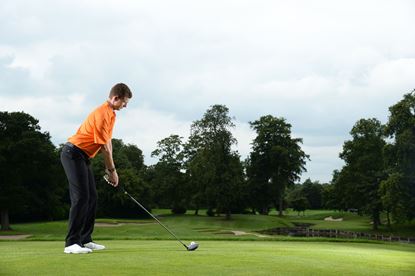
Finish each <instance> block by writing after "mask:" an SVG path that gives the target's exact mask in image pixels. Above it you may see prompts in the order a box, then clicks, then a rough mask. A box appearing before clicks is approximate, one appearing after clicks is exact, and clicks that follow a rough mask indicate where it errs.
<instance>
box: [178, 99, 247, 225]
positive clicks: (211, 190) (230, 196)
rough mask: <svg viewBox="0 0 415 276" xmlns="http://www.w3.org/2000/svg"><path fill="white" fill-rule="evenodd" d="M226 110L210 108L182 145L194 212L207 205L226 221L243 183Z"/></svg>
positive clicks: (231, 126) (193, 126)
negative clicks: (191, 189) (233, 149)
mask: <svg viewBox="0 0 415 276" xmlns="http://www.w3.org/2000/svg"><path fill="white" fill-rule="evenodd" d="M228 113H229V109H228V108H227V107H226V106H224V105H213V106H211V107H210V109H208V110H207V111H206V112H205V114H204V115H203V117H202V119H200V120H197V121H195V122H193V124H192V126H191V135H190V137H189V142H188V143H187V144H186V150H185V153H186V159H187V161H186V164H185V167H186V169H187V173H188V176H189V179H190V183H191V185H192V186H193V197H192V200H193V204H194V205H195V207H196V209H198V208H200V206H202V205H207V207H208V209H209V210H210V211H211V212H212V210H213V209H216V211H217V212H219V213H225V214H226V216H227V218H230V214H231V212H232V207H233V206H235V205H238V203H239V202H241V201H242V200H241V198H240V197H241V194H242V192H241V187H242V181H243V171H242V164H241V163H240V158H239V155H238V154H237V153H236V152H233V151H232V149H231V146H232V145H234V144H235V143H236V139H235V138H234V137H233V136H232V133H231V131H230V129H231V128H233V127H234V124H233V122H232V118H231V117H230V116H229V115H228Z"/></svg>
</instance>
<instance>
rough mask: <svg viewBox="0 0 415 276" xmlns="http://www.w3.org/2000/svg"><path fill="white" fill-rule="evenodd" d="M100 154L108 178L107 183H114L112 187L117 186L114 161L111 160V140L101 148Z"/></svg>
mask: <svg viewBox="0 0 415 276" xmlns="http://www.w3.org/2000/svg"><path fill="white" fill-rule="evenodd" d="M101 153H102V155H103V157H104V163H105V168H106V172H107V173H108V176H109V181H111V182H112V183H114V187H117V186H118V174H117V171H116V170H115V165H114V160H113V158H112V142H111V139H110V140H109V141H108V142H107V143H106V144H104V145H102V147H101Z"/></svg>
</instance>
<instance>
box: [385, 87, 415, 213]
mask: <svg viewBox="0 0 415 276" xmlns="http://www.w3.org/2000/svg"><path fill="white" fill-rule="evenodd" d="M389 112H390V115H389V120H388V122H387V124H386V134H387V135H388V137H389V138H390V139H391V140H392V142H391V143H390V144H388V146H387V147H386V153H387V154H386V157H387V166H388V172H389V175H390V177H391V176H392V178H391V179H390V182H389V184H388V186H391V185H392V184H391V183H394V184H393V186H394V187H400V190H401V191H402V193H404V194H405V196H401V197H399V198H398V199H397V201H396V202H395V204H396V205H397V206H399V207H396V210H401V212H402V214H397V213H396V212H397V211H395V216H397V218H396V219H398V218H399V220H401V219H402V218H405V220H407V221H410V220H412V219H414V218H415V90H413V91H412V92H411V93H408V94H406V95H404V97H403V99H402V100H401V101H399V102H398V103H396V104H395V105H393V106H391V107H390V108H389ZM396 175H399V176H400V177H399V178H397V177H396ZM396 181H399V183H398V182H396ZM385 185H386V184H385Z"/></svg>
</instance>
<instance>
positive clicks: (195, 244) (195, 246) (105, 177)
mask: <svg viewBox="0 0 415 276" xmlns="http://www.w3.org/2000/svg"><path fill="white" fill-rule="evenodd" d="M104 179H105V181H106V182H107V183H108V184H110V185H111V186H114V185H113V183H112V182H111V181H110V180H109V178H108V175H104ZM120 189H121V191H122V192H123V193H124V194H126V195H128V196H129V197H130V198H131V200H132V201H134V202H135V203H136V204H137V205H138V206H140V207H141V209H143V210H144V211H146V212H147V214H149V215H150V216H151V217H152V218H153V219H155V220H156V221H157V222H158V223H159V224H160V225H161V226H163V227H164V229H166V230H167V232H169V233H170V234H172V235H173V237H175V238H176V240H177V241H179V242H180V243H181V244H182V245H183V246H184V247H186V249H187V251H194V250H196V249H197V248H198V247H199V244H197V243H195V242H191V243H190V244H189V246H187V245H186V244H184V243H183V242H182V241H181V240H180V239H179V238H178V237H177V236H176V235H175V234H174V233H173V232H172V231H170V229H169V228H167V227H166V226H165V225H164V224H163V223H161V221H159V220H158V219H157V218H156V217H155V216H153V214H152V213H150V212H149V211H148V210H147V209H146V208H145V207H144V206H143V205H141V204H140V202H138V201H137V200H136V199H135V198H134V197H132V196H131V195H130V194H129V193H128V192H127V191H126V190H125V189H124V187H122V186H120Z"/></svg>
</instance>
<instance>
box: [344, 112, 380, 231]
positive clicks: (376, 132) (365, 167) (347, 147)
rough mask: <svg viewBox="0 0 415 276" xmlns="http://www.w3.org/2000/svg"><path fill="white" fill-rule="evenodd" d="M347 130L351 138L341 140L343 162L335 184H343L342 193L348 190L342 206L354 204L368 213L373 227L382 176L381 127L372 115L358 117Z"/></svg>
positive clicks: (378, 218)
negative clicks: (371, 117) (342, 143)
mask: <svg viewBox="0 0 415 276" xmlns="http://www.w3.org/2000/svg"><path fill="white" fill-rule="evenodd" d="M350 134H351V135H352V140H349V141H346V142H345V143H344V145H343V151H342V152H341V153H340V157H341V158H342V159H343V160H344V161H345V163H346V164H345V166H344V168H343V170H342V172H340V175H339V177H338V179H337V182H336V184H337V186H338V187H337V188H341V187H343V188H345V189H343V194H348V195H347V197H346V198H347V199H348V200H347V205H346V206H343V207H348V208H350V207H354V208H357V209H360V210H361V211H363V212H364V213H367V214H370V215H371V217H372V219H373V229H375V230H376V229H377V228H378V225H380V212H381V211H382V202H381V199H380V196H379V192H378V191H379V186H380V182H381V181H382V180H383V179H384V178H385V167H384V153H383V149H384V146H385V141H384V128H383V126H382V124H381V123H380V122H379V120H377V119H375V118H373V119H361V120H359V121H358V122H357V123H356V124H355V125H354V126H353V128H352V130H351V131H350ZM338 190H339V189H338ZM345 190H346V191H347V192H346V193H344V191H345Z"/></svg>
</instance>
